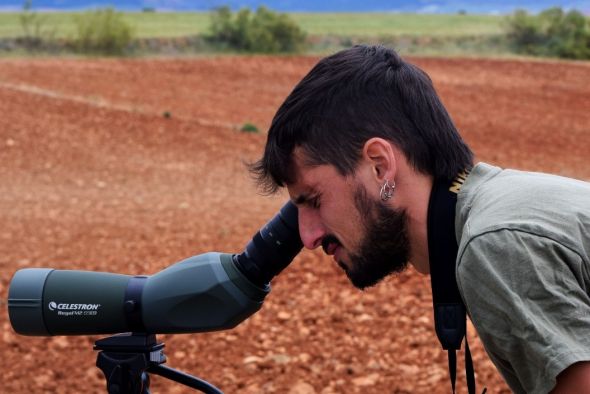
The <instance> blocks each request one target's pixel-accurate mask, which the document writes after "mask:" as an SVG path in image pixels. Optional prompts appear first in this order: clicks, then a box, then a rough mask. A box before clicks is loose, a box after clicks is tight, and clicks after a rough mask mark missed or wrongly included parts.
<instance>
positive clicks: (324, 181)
mask: <svg viewBox="0 0 590 394" xmlns="http://www.w3.org/2000/svg"><path fill="white" fill-rule="evenodd" d="M294 166H295V170H296V171H295V172H296V175H297V176H296V180H295V182H293V183H292V184H289V185H287V189H288V191H289V195H290V196H291V199H292V200H293V201H294V202H295V204H296V205H297V207H298V209H299V233H300V235H301V240H302V241H303V244H304V245H305V247H307V248H309V249H314V248H317V247H318V246H321V247H322V248H323V250H324V252H326V253H327V254H329V255H333V256H334V259H335V260H336V262H337V263H338V265H339V266H340V267H341V268H342V269H343V270H344V271H345V272H346V274H347V276H348V278H349V279H350V281H351V282H352V284H353V285H354V286H356V287H358V288H361V289H362V288H365V287H368V286H372V285H374V284H376V283H377V282H378V281H379V280H381V279H382V278H384V277H385V276H387V275H388V274H390V273H394V272H401V271H403V270H404V268H405V267H406V266H407V261H408V257H409V242H408V238H407V225H406V216H405V213H404V211H397V210H394V209H392V208H390V207H388V206H386V205H385V203H383V202H382V201H381V200H380V199H379V193H378V192H379V191H378V190H375V191H374V192H373V193H372V194H371V193H369V192H368V190H367V188H366V187H365V184H366V183H369V182H367V180H368V175H367V174H368V173H367V172H364V173H363V172H362V171H360V172H359V171H357V172H356V173H355V174H353V175H350V176H347V177H343V176H341V175H340V174H339V173H338V172H337V171H336V169H335V167H333V166H331V165H320V166H306V165H303V163H302V160H300V157H299V155H297V154H295V161H294Z"/></svg>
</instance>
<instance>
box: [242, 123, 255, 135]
mask: <svg viewBox="0 0 590 394" xmlns="http://www.w3.org/2000/svg"><path fill="white" fill-rule="evenodd" d="M240 131H243V132H245V133H258V127H256V126H255V125H254V124H252V123H244V125H243V126H242V128H241V129H240Z"/></svg>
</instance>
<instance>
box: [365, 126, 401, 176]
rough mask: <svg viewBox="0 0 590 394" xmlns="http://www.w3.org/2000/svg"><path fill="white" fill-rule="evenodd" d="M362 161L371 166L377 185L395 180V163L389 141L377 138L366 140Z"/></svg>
mask: <svg viewBox="0 0 590 394" xmlns="http://www.w3.org/2000/svg"><path fill="white" fill-rule="evenodd" d="M363 160H365V161H366V162H367V163H368V164H369V165H370V166H371V169H372V173H373V174H372V175H373V177H374V178H375V180H376V181H377V183H379V184H382V183H383V182H384V181H385V180H389V181H391V180H393V179H394V178H395V174H396V172H397V163H396V158H395V152H394V151H393V149H392V147H391V143H390V142H389V141H387V140H385V139H383V138H377V137H375V138H371V139H369V140H367V142H365V145H364V147H363Z"/></svg>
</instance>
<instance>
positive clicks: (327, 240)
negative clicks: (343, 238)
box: [322, 234, 341, 254]
mask: <svg viewBox="0 0 590 394" xmlns="http://www.w3.org/2000/svg"><path fill="white" fill-rule="evenodd" d="M331 244H336V245H338V246H340V245H341V243H340V241H338V238H336V237H335V236H334V235H332V234H328V235H326V236H325V237H324V238H323V239H322V249H323V250H324V253H326V254H327V253H328V246H330V245H331Z"/></svg>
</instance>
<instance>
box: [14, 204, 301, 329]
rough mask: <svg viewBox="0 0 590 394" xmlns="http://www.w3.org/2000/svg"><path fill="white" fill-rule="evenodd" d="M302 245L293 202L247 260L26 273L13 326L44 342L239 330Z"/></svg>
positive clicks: (21, 275)
mask: <svg viewBox="0 0 590 394" xmlns="http://www.w3.org/2000/svg"><path fill="white" fill-rule="evenodd" d="M302 246H303V245H302V243H301V239H300V237H299V229H298V223H297V208H296V207H295V206H294V205H293V204H292V203H290V202H288V203H287V204H285V205H284V206H283V207H282V208H281V210H280V211H279V213H277V214H276V215H275V216H274V218H272V219H271V220H270V221H269V222H268V223H267V224H266V225H265V226H264V227H263V228H262V229H260V230H259V231H258V232H257V233H256V234H255V235H254V237H253V238H252V239H251V240H250V241H249V242H248V244H247V246H246V248H245V250H244V251H243V252H242V253H240V254H228V253H216V252H210V253H205V254H201V255H197V256H193V257H190V258H187V259H185V260H182V261H180V262H178V263H176V264H173V265H171V266H169V267H168V268H166V269H164V270H162V271H160V272H158V273H156V274H154V275H151V276H144V275H140V276H131V275H123V274H116V273H109V272H92V271H78V270H55V269H51V268H27V269H22V270H19V271H17V272H16V273H15V275H14V277H13V278H12V281H11V283H10V288H9V291H8V313H9V316H10V322H11V324H12V327H13V328H14V330H15V331H16V332H17V333H19V334H22V335H39V336H49V335H86V334H113V333H121V332H141V333H148V334H159V333H162V334H172V333H189V332H204V331H216V330H224V329H229V328H233V327H235V326H236V325H238V324H239V323H240V322H242V321H243V320H245V319H246V318H248V317H249V316H250V315H252V314H253V313H255V312H256V311H257V310H258V309H260V307H261V306H262V302H263V301H264V298H265V297H266V295H267V294H268V293H269V291H270V281H271V279H272V278H273V277H274V276H276V275H277V274H278V273H279V272H281V271H282V270H283V269H284V268H285V267H286V266H287V265H288V264H289V263H290V262H291V261H292V260H293V258H294V257H295V256H296V255H297V254H298V253H299V251H300V250H301V248H302Z"/></svg>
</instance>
